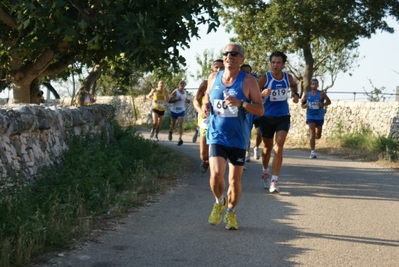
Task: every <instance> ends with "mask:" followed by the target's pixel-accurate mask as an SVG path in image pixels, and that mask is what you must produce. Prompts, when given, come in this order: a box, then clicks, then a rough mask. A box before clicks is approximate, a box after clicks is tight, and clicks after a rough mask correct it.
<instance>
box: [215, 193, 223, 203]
mask: <svg viewBox="0 0 399 267" xmlns="http://www.w3.org/2000/svg"><path fill="white" fill-rule="evenodd" d="M215 198H216V203H217V204H219V205H224V196H223V195H222V196H221V197H220V198H217V197H215Z"/></svg>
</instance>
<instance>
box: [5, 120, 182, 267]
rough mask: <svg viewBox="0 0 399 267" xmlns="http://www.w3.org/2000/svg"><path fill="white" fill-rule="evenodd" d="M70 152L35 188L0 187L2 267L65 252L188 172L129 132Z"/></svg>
mask: <svg viewBox="0 0 399 267" xmlns="http://www.w3.org/2000/svg"><path fill="white" fill-rule="evenodd" d="M69 148H70V149H69V150H68V151H66V152H65V153H64V155H63V156H62V161H61V163H60V164H59V166H50V167H43V168H42V169H41V170H40V177H39V178H38V179H37V181H35V182H32V181H28V180H24V179H22V178H20V177H13V178H10V179H9V180H8V181H7V184H6V182H3V185H0V188H1V194H0V258H1V260H0V266H3V267H6V266H11V265H23V264H25V263H27V262H29V260H30V259H31V257H32V256H34V255H38V254H40V253H42V252H44V251H47V250H54V249H58V248H63V247H65V246H67V245H68V244H70V243H71V241H72V240H73V239H74V238H77V237H80V236H82V235H84V234H86V233H88V232H89V231H90V230H91V229H92V227H93V225H94V224H95V223H96V222H98V220H100V219H101V218H102V217H103V216H108V215H107V214H109V213H111V214H112V215H114V214H115V215H118V214H122V213H124V212H126V211H127V210H129V208H131V207H134V206H137V205H142V204H143V201H145V199H146V197H147V196H148V194H150V193H154V192H158V191H160V190H161V188H162V185H163V184H165V183H170V182H171V181H172V180H173V179H175V177H178V176H179V175H181V173H182V172H184V171H185V168H187V167H189V166H190V164H189V162H188V161H187V159H185V158H183V157H182V155H181V154H178V153H177V152H174V151H172V150H170V149H168V148H166V147H164V146H161V145H159V144H158V143H156V142H153V141H150V140H146V139H145V138H144V137H143V136H142V135H141V134H140V133H138V132H137V131H136V130H135V129H134V128H126V129H122V128H120V127H118V126H116V127H115V133H114V139H113V140H112V141H110V142H109V141H107V138H106V137H102V136H100V137H96V138H89V137H85V138H75V139H74V140H71V142H70V143H69ZM182 163H183V164H182Z"/></svg>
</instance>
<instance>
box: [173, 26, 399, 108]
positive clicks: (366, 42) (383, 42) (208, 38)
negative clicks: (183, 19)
mask: <svg viewBox="0 0 399 267" xmlns="http://www.w3.org/2000/svg"><path fill="white" fill-rule="evenodd" d="M389 24H390V26H392V27H394V28H395V33H394V34H389V33H377V34H375V35H373V36H372V37H371V39H361V40H360V47H359V53H360V58H361V59H360V60H359V62H358V63H359V67H358V68H356V69H354V70H353V71H352V76H349V74H340V75H339V76H338V78H337V80H336V82H335V85H334V87H333V88H331V89H329V90H328V93H327V94H328V96H329V97H330V98H331V99H332V100H336V101H337V100H351V101H353V100H354V99H355V100H356V101H367V96H366V95H365V94H364V90H363V88H364V89H365V90H366V91H367V92H370V91H371V90H372V86H371V84H370V82H369V79H370V80H371V81H372V83H373V85H374V86H375V87H377V88H381V87H385V88H386V89H385V91H384V93H387V94H396V87H397V86H398V87H399V24H398V23H397V22H395V21H393V20H391V21H390V22H389ZM202 33H203V35H202V38H201V39H200V40H192V41H191V45H190V49H188V50H185V51H184V50H183V51H181V52H182V55H183V56H184V57H185V58H186V61H187V67H188V71H189V72H190V73H192V74H195V73H196V70H197V69H199V65H198V64H197V63H196V61H195V56H196V54H199V55H200V56H202V53H203V51H204V50H205V49H214V51H215V52H218V51H220V50H221V49H223V47H224V46H225V45H226V44H227V43H228V42H229V38H230V37H231V36H233V35H231V34H228V33H226V32H225V28H224V27H220V28H219V29H218V31H217V32H216V33H215V32H212V33H210V34H208V35H206V27H201V31H200V34H202ZM395 71H396V72H395ZM198 85H199V83H198V82H196V81H195V80H194V79H192V78H188V84H187V87H186V88H198ZM338 92H350V93H346V94H340V93H338ZM352 92H359V93H357V94H353V93H352ZM398 94H399V91H398ZM398 98H399V96H398ZM386 101H395V95H393V96H391V95H386Z"/></svg>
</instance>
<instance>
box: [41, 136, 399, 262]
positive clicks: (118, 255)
mask: <svg viewBox="0 0 399 267" xmlns="http://www.w3.org/2000/svg"><path fill="white" fill-rule="evenodd" d="M160 137H161V141H160V142H161V143H162V144H165V145H167V146H170V147H172V148H174V149H177V150H180V151H181V152H183V153H185V154H186V155H187V156H188V157H190V158H192V160H193V161H195V168H194V169H193V170H192V171H191V172H190V173H188V174H186V175H184V177H183V178H182V181H181V185H180V186H179V187H177V188H175V189H173V190H172V191H170V192H169V193H168V194H166V195H163V196H161V197H160V200H159V202H156V203H154V204H152V205H151V206H149V207H145V208H142V209H141V211H139V212H135V213H132V214H130V215H129V216H128V217H127V218H126V219H124V223H123V224H120V225H118V226H117V229H116V231H110V232H107V233H105V234H104V235H103V236H102V237H101V238H100V242H99V243H88V244H86V245H85V246H83V248H82V249H80V250H78V251H74V252H65V253H64V255H63V256H62V257H55V258H54V259H52V260H51V263H48V264H44V265H42V266H43V267H45V266H79V267H114V266H115V267H116V266H117V267H125V266H127V267H130V266H140V267H141V266H154V267H158V266H162V267H163V266H168V267H169V266H170V267H179V266H182V267H183V266H184V267H187V266H190V267H191V266H194V267H195V266H198V267H200V266H201V267H203V266H211V267H213V266H215V267H222V266H249V267H256V266H323V267H326V266H334V267H335V266H345V267H346V266H362V267H364V266H399V173H398V172H397V171H396V172H395V171H392V170H386V169H382V168H378V167H375V166H373V165H371V164H367V163H356V162H352V161H348V160H341V159H336V158H331V157H328V156H325V155H319V158H318V159H316V160H312V159H309V158H308V156H309V155H308V152H301V151H289V150H286V151H285V159H284V163H283V168H282V172H281V174H280V189H281V191H282V192H281V194H280V195H271V194H269V193H268V191H266V190H264V189H262V187H261V179H260V170H261V165H260V162H259V161H253V162H250V163H248V164H247V170H246V171H245V172H244V175H243V179H242V180H243V195H242V198H241V200H240V203H239V205H238V207H237V208H236V214H237V220H238V223H239V227H240V229H239V230H238V231H229V230H225V229H224V223H221V224H220V225H218V226H211V225H209V224H208V222H207V221H208V216H209V213H210V211H211V209H212V205H213V203H214V198H213V196H212V194H211V192H210V190H209V186H208V178H209V173H206V174H202V173H200V172H199V167H198V166H199V163H200V161H199V159H198V143H196V144H193V143H191V141H190V140H191V137H189V136H187V137H186V138H185V139H184V141H185V143H184V145H183V146H181V147H178V146H176V142H169V141H167V140H166V135H162V136H160ZM175 138H176V137H175Z"/></svg>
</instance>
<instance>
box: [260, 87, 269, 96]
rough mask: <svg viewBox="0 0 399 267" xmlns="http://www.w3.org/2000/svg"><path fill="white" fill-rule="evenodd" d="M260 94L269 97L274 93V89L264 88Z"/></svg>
mask: <svg viewBox="0 0 399 267" xmlns="http://www.w3.org/2000/svg"><path fill="white" fill-rule="evenodd" d="M260 94H261V96H265V97H268V96H270V95H271V94H272V89H269V88H266V89H263V90H262V92H261V93H260Z"/></svg>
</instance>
